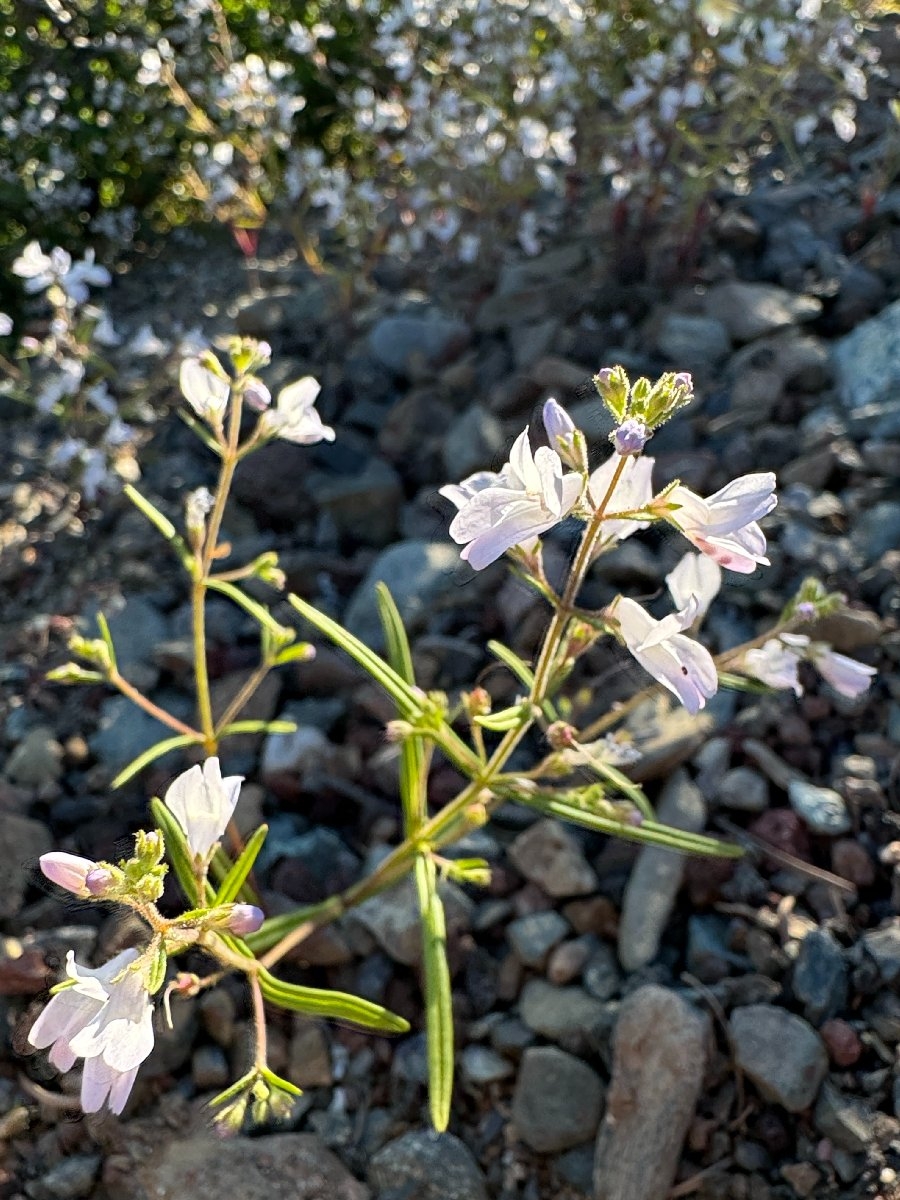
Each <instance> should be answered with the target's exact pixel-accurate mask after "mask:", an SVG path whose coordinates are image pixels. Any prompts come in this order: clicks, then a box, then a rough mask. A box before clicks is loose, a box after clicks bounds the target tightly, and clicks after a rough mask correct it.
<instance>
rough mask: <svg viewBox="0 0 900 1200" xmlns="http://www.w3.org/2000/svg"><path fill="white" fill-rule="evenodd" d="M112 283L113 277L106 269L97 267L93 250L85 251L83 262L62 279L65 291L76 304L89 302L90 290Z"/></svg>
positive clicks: (65, 273)
mask: <svg viewBox="0 0 900 1200" xmlns="http://www.w3.org/2000/svg"><path fill="white" fill-rule="evenodd" d="M110 283H112V275H110V273H109V271H107V269H106V267H99V266H97V264H96V263H95V262H94V251H93V250H87V251H85V255H84V258H83V259H82V260H81V262H77V263H75V264H74V265H73V266H72V267H71V268H70V269H69V270H67V271H65V272H64V273H63V275H62V276H61V278H60V284H61V286H62V289H63V291H64V292H65V293H66V295H67V296H68V297H69V298H70V299H72V300H74V301H75V303H76V304H83V303H84V302H85V300H87V298H88V288H91V287H107V286H108V285H109V284H110Z"/></svg>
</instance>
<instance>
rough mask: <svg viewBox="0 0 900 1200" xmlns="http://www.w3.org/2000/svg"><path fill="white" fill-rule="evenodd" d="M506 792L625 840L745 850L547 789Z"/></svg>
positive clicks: (727, 852) (719, 851) (720, 852)
mask: <svg viewBox="0 0 900 1200" xmlns="http://www.w3.org/2000/svg"><path fill="white" fill-rule="evenodd" d="M505 790H506V789H504V791H505ZM508 795H509V798H510V799H513V800H516V801H518V802H519V803H520V804H526V805H527V806H528V807H529V808H534V809H537V811H538V812H540V813H543V814H544V816H547V817H557V818H558V819H559V820H561V821H571V822H572V824H573V825H583V826H584V827H585V828H586V829H594V830H596V831H597V832H598V833H607V834H610V835H611V836H612V837H620V838H624V839H625V841H628V842H641V843H643V844H644V845H649V846H662V847H664V848H665V849H666V850H677V851H679V852H680V853H682V854H699V855H704V856H713V857H717V858H740V857H741V856H742V854H743V853H744V851H743V850H742V849H741V847H740V846H736V845H735V844H734V843H733V842H720V841H719V840H718V839H717V838H711V837H706V836H705V835H704V834H701V833H686V832H685V831H684V830H683V829H674V828H673V827H672V826H670V825H660V824H659V823H658V822H657V821H642V822H641V824H640V825H630V824H628V823H627V822H625V821H617V820H616V819H615V818H614V817H607V816H601V815H600V814H599V813H594V812H591V811H590V809H587V808H580V807H579V806H578V805H575V804H569V803H566V802H565V801H563V800H557V799H555V798H554V797H552V796H549V795H548V794H547V793H546V792H536V793H534V794H531V795H528V794H525V793H522V792H516V791H514V790H512V789H510V791H509V793H508Z"/></svg>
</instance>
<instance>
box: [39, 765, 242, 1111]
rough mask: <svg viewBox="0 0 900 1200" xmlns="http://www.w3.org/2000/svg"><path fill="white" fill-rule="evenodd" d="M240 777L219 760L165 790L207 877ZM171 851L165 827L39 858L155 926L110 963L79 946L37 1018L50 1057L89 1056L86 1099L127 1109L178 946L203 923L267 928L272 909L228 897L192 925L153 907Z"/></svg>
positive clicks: (54, 878)
mask: <svg viewBox="0 0 900 1200" xmlns="http://www.w3.org/2000/svg"><path fill="white" fill-rule="evenodd" d="M240 786H241V779H240V777H238V776H231V777H228V778H225V779H223V778H222V772H221V768H220V766H219V760H218V759H217V758H209V759H207V760H206V762H205V763H204V764H203V766H202V767H200V766H195V767H191V769H190V770H189V771H185V772H184V773H183V774H182V775H179V776H178V778H177V779H175V780H174V782H173V783H172V784H171V786H170V787H169V789H168V791H167V792H166V795H165V804H166V806H167V808H168V809H169V811H170V812H171V814H172V816H173V817H174V818H175V820H176V821H177V822H178V825H179V826H180V829H181V831H182V833H183V835H184V839H185V842H186V844H187V846H188V847H189V849H190V851H191V852H192V853H193V855H194V859H195V862H196V864H197V866H198V869H199V870H200V872H201V875H200V877H201V878H205V873H206V868H207V866H208V864H209V860H210V858H211V856H212V854H213V852H214V850H215V848H216V846H217V845H218V844H219V841H220V839H221V838H222V835H223V834H224V832H225V827H226V826H227V824H228V822H229V821H230V819H231V815H232V813H233V812H234V808H235V805H236V804H237V800H238V794H239V792H240ZM164 850H165V845H164V841H163V838H162V836H161V835H160V834H158V833H157V834H150V835H139V836H138V841H137V845H136V852H135V855H134V857H133V858H131V859H129V860H125V861H122V862H120V863H119V864H118V865H117V866H114V865H113V864H111V863H101V862H92V861H91V860H90V859H86V858H81V857H80V856H78V855H75V854H66V853H62V852H53V853H50V854H45V855H43V856H42V857H41V859H40V865H41V870H42V871H43V873H44V875H45V876H46V877H47V878H48V879H49V880H51V882H53V883H55V884H57V885H58V886H59V887H63V888H65V889H66V891H68V892H71V893H72V894H73V895H74V896H77V897H79V898H80V899H92V900H107V901H109V900H115V901H117V902H118V903H121V904H126V905H128V906H130V907H132V908H134V910H135V911H136V912H137V913H139V915H140V916H141V917H143V918H144V920H145V921H147V922H148V924H149V927H150V933H151V939H150V942H149V944H148V945H147V946H146V947H145V948H144V950H136V949H128V950H123V951H122V952H121V953H120V954H117V955H116V956H115V958H112V959H110V961H109V962H107V963H104V964H103V965H102V966H101V967H97V968H91V967H86V966H83V965H82V964H80V963H78V962H76V960H75V955H74V953H73V952H72V951H71V950H70V951H69V953H68V955H67V957H66V968H65V973H66V978H65V980H64V981H63V982H62V983H60V984H58V985H57V986H56V987H55V988H54V989H53V993H54V994H53V996H52V998H51V1000H50V1003H49V1004H48V1005H47V1007H46V1008H45V1009H44V1010H43V1012H42V1013H41V1015H40V1016H39V1017H38V1019H37V1020H36V1021H35V1023H34V1025H32V1027H31V1030H30V1032H29V1034H28V1040H29V1041H30V1042H31V1044H32V1045H33V1046H35V1047H37V1049H39V1050H43V1049H46V1048H47V1047H49V1048H50V1061H51V1062H52V1063H53V1065H54V1066H55V1067H56V1068H57V1069H58V1070H60V1071H69V1070H71V1068H72V1067H73V1066H74V1065H75V1063H76V1061H77V1060H78V1059H79V1058H83V1059H84V1070H83V1072H82V1079H81V1107H82V1108H83V1109H84V1111H85V1112H98V1111H99V1110H100V1109H101V1108H102V1107H103V1105H104V1104H106V1105H108V1107H109V1109H110V1110H111V1111H112V1112H114V1113H120V1112H121V1111H122V1109H123V1108H124V1107H125V1104H126V1102H127V1100H128V1097H129V1095H130V1094H131V1089H132V1087H133V1086H134V1081H135V1079H136V1078H137V1073H138V1069H139V1067H140V1065H141V1063H142V1062H143V1061H144V1060H145V1059H146V1058H147V1056H148V1055H149V1054H150V1051H151V1050H152V1049H153V1041H154V1039H153V1003H152V996H153V994H154V993H155V992H157V991H158V990H159V989H160V988H161V986H162V984H163V982H164V975H165V963H166V958H167V956H168V955H169V954H172V953H177V952H178V951H179V950H182V949H184V947H185V946H186V945H190V944H193V943H194V942H196V941H197V940H198V938H199V936H200V934H201V932H202V930H203V929H204V927H207V926H208V927H212V928H224V929H227V930H228V931H230V932H231V933H234V934H237V935H238V936H243V935H245V934H248V933H252V932H254V931H255V930H256V929H258V928H259V926H260V924H261V922H262V919H263V914H262V912H261V911H260V910H259V909H258V908H255V907H254V906H253V905H249V904H229V905H227V906H226V907H224V908H220V909H210V910H208V911H207V912H205V913H193V914H190V916H191V919H190V920H189V921H188V922H187V923H184V924H180V925H179V923H178V922H177V921H176V922H166V921H164V920H163V919H162V917H160V915H159V913H158V912H157V911H156V908H155V906H154V901H155V900H157V899H158V898H159V896H160V894H161V892H162V875H163V874H164V872H165V868H164V867H161V866H160V865H159V864H160V862H161V860H162V855H163V852H164Z"/></svg>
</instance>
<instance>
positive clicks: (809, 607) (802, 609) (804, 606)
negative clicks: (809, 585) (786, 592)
mask: <svg viewBox="0 0 900 1200" xmlns="http://www.w3.org/2000/svg"><path fill="white" fill-rule="evenodd" d="M794 614H795V615H796V616H798V617H799V618H800V619H801V620H802V621H811V620H812V619H813V617H814V616H815V615H816V606H815V604H813V602H812V600H801V601H800V603H799V604H798V605H797V607H796V608H795V609H794Z"/></svg>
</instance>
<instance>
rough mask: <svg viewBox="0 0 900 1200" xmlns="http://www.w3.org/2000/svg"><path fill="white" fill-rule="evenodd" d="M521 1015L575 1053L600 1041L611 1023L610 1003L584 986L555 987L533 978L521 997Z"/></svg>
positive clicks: (543, 1033)
mask: <svg viewBox="0 0 900 1200" xmlns="http://www.w3.org/2000/svg"><path fill="white" fill-rule="evenodd" d="M519 1014H520V1016H521V1018H522V1020H523V1021H524V1022H525V1024H526V1025H527V1026H528V1028H529V1029H531V1030H533V1031H534V1032H535V1033H540V1034H542V1035H543V1036H544V1037H545V1038H549V1039H550V1041H552V1042H558V1043H559V1044H560V1045H561V1046H562V1047H564V1048H565V1049H567V1050H570V1051H572V1052H573V1053H575V1054H580V1053H584V1052H585V1051H588V1050H590V1049H592V1048H596V1046H597V1045H598V1044H599V1042H600V1040H601V1038H602V1034H603V1031H604V1029H605V1028H606V1025H607V1023H608V1017H607V1010H606V1006H605V1005H603V1004H601V1002H600V1001H599V1000H595V999H594V998H593V997H592V996H589V995H588V994H587V992H585V991H584V990H583V989H582V988H580V987H554V986H553V984H552V983H547V982H546V981H545V980H543V979H529V981H528V983H526V984H525V987H524V988H523V989H522V994H521V996H520V997H519Z"/></svg>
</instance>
